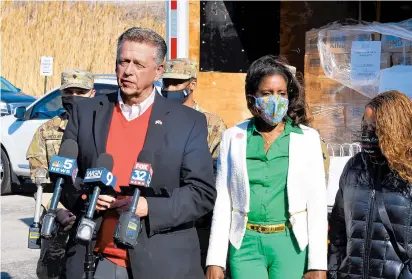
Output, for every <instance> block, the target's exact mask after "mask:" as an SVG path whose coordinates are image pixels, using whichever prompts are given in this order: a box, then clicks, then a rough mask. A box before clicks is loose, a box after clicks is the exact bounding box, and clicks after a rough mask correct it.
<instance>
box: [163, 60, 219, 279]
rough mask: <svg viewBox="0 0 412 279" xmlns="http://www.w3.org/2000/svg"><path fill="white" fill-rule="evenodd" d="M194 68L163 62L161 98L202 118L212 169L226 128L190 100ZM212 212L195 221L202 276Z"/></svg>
mask: <svg viewBox="0 0 412 279" xmlns="http://www.w3.org/2000/svg"><path fill="white" fill-rule="evenodd" d="M196 76H197V65H196V62H194V61H192V60H189V59H173V60H169V61H166V63H165V68H164V74H163V88H162V95H163V97H166V98H168V99H172V100H175V101H177V102H180V103H182V104H183V105H185V106H188V107H191V108H193V109H195V110H197V111H199V112H201V113H203V114H204V115H205V116H206V120H207V129H208V136H207V142H208V145H209V150H210V153H211V154H212V157H213V161H214V164H215V166H216V161H217V157H218V155H219V144H220V140H221V137H222V133H223V132H224V131H225V130H226V125H225V123H224V122H223V120H222V119H220V118H219V117H218V116H217V115H215V114H213V113H211V112H208V111H207V110H205V109H203V108H202V107H200V106H199V104H198V103H196V101H195V100H194V96H193V91H194V90H195V89H196V86H197V80H196ZM212 215H213V212H210V213H208V214H207V215H206V216H204V217H203V218H201V219H199V220H198V221H197V224H196V227H197V232H198V236H199V242H200V251H201V260H202V262H201V264H202V268H203V270H204V271H205V272H206V268H205V264H206V256H207V249H208V246H209V235H210V227H211V220H212Z"/></svg>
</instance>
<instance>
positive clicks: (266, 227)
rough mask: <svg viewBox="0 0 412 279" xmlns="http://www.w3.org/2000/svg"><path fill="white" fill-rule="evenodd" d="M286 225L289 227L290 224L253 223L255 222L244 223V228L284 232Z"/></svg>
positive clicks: (267, 231) (263, 231)
mask: <svg viewBox="0 0 412 279" xmlns="http://www.w3.org/2000/svg"><path fill="white" fill-rule="evenodd" d="M286 227H288V228H290V227H291V226H290V224H289V223H287V224H278V225H255V224H250V223H247V224H246V229H248V230H251V231H256V232H260V233H277V232H284V231H285V230H286Z"/></svg>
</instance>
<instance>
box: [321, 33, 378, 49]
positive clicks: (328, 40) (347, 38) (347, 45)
mask: <svg viewBox="0 0 412 279" xmlns="http://www.w3.org/2000/svg"><path fill="white" fill-rule="evenodd" d="M379 40H380V34H379V33H374V32H359V31H351V30H345V31H342V30H328V31H326V37H325V44H326V50H327V51H328V52H330V53H350V52H351V48H352V42H353V41H379Z"/></svg>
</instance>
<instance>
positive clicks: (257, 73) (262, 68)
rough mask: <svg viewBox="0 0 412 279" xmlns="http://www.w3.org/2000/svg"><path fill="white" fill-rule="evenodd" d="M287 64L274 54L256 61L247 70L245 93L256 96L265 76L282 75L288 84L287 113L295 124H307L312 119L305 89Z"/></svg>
mask: <svg viewBox="0 0 412 279" xmlns="http://www.w3.org/2000/svg"><path fill="white" fill-rule="evenodd" d="M287 64H288V63H287V61H286V60H285V59H283V58H282V57H276V56H273V55H266V56H263V57H261V58H259V59H258V60H256V61H254V62H253V63H252V65H250V68H249V70H248V71H247V75H246V82H245V94H246V96H248V95H252V96H255V95H256V92H257V91H258V89H259V84H260V83H261V82H262V80H263V79H264V78H265V77H267V76H273V75H280V76H282V77H283V78H284V79H285V81H286V84H287V90H288V99H289V108H288V112H287V115H288V116H289V117H290V118H291V119H292V120H293V123H294V124H295V125H299V124H303V125H307V124H308V123H309V122H310V119H309V117H308V115H307V104H306V100H305V91H304V90H303V87H302V86H301V85H300V83H299V81H298V80H297V79H296V77H295V76H294V75H293V74H292V72H291V71H290V70H289V69H288V68H287V66H286V65H287ZM248 105H249V104H248Z"/></svg>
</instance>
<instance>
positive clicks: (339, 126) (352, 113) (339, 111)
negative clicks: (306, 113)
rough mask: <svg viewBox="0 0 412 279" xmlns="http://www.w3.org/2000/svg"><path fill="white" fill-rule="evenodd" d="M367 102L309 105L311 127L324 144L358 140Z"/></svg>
mask: <svg viewBox="0 0 412 279" xmlns="http://www.w3.org/2000/svg"><path fill="white" fill-rule="evenodd" d="M366 104H367V102H359V103H357V104H339V105H336V104H325V103H310V104H309V108H310V115H311V116H312V123H311V126H312V127H313V128H315V129H316V130H318V131H319V133H320V135H321V137H322V138H323V139H324V140H325V141H326V142H331V143H332V142H333V143H345V142H353V141H355V140H359V136H360V131H361V122H362V117H363V113H364V111H365V105H366Z"/></svg>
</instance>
